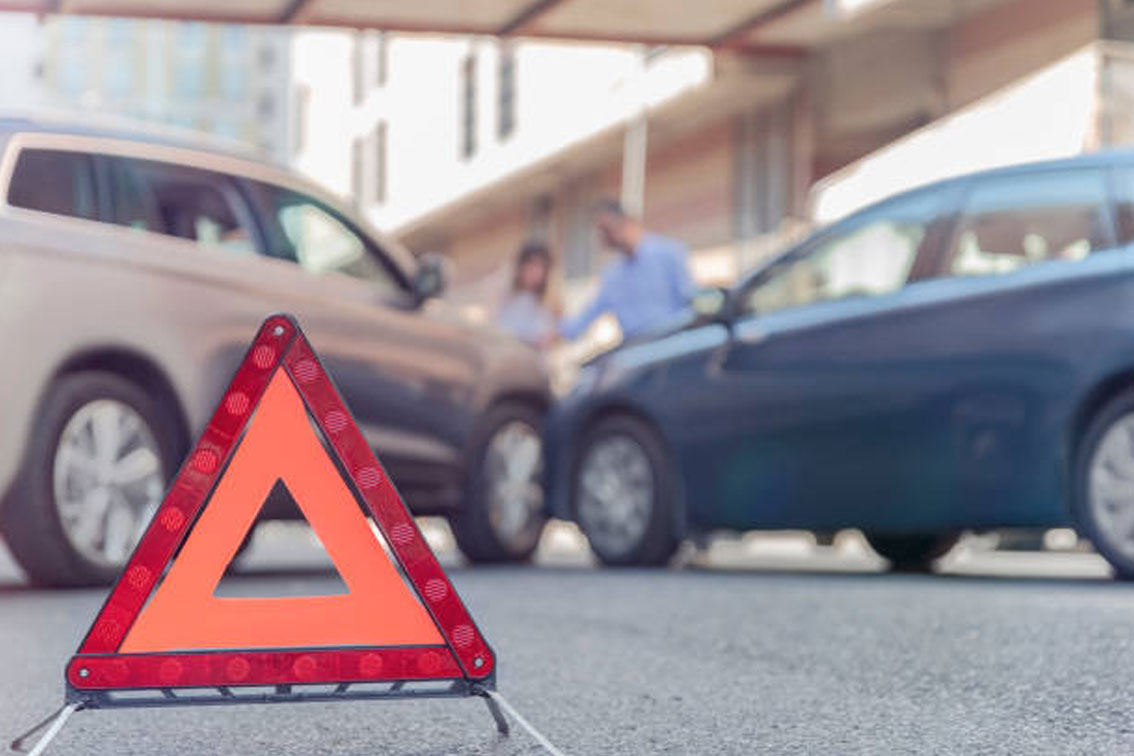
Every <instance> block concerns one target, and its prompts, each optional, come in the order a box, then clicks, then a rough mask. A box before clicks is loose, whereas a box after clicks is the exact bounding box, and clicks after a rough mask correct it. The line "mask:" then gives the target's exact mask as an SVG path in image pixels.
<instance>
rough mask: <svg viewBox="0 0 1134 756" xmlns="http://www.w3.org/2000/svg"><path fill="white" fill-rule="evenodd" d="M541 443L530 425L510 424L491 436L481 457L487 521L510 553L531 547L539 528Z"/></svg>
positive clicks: (540, 514) (522, 423)
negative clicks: (485, 488)
mask: <svg viewBox="0 0 1134 756" xmlns="http://www.w3.org/2000/svg"><path fill="white" fill-rule="evenodd" d="M542 477H543V443H542V441H541V439H540V435H539V432H538V431H537V430H536V429H535V428H533V427H532V426H531V425H530V424H528V423H525V422H521V421H519V420H514V421H512V422H509V423H506V424H505V425H503V426H501V427H500V428H498V429H497V430H496V432H495V433H493V434H492V438H491V439H490V440H489V442H488V446H487V450H486V452H485V455H484V479H485V481H486V484H487V490H486V496H487V502H488V519H489V523H490V524H491V525H492V529H493V532H494V533H496V535H497V537H498V538H499V540H500V541H501V543H502V544H503V545H504V546H506V547H507V548H509V549H510V550H512V551H514V552H517V553H519V552H522V551H525V550H527V549H529V548H531V547H532V546H534V545H535V542H536V540H537V539H538V538H539V534H540V531H541V526H542V524H543V486H542Z"/></svg>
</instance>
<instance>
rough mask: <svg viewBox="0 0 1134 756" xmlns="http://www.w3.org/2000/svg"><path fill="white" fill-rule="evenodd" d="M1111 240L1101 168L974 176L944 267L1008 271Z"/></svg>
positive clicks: (1077, 254) (963, 272) (966, 272)
mask: <svg viewBox="0 0 1134 756" xmlns="http://www.w3.org/2000/svg"><path fill="white" fill-rule="evenodd" d="M1112 243H1113V242H1112V234H1111V229H1110V220H1109V216H1108V215H1107V212H1106V184H1105V181H1104V174H1103V171H1102V170H1101V169H1085V170H1059V171H1048V172H1042V173H1027V174H1020V175H1013V176H998V177H993V178H987V179H982V180H980V181H979V182H978V183H977V184H976V185H975V186H974V187H973V189H972V191H971V192H970V193H969V196H968V197H967V198H966V200H965V203H964V208H963V210H962V215H961V218H960V222H959V224H958V227H957V233H956V235H955V237H954V240H953V245H952V248H951V250H950V253H949V255H948V257H947V271H948V273H949V274H951V275H954V276H983V275H992V274H998V273H1010V272H1012V271H1013V270H1017V269H1019V268H1022V267H1024V266H1026V265H1031V264H1033V263H1037V262H1043V261H1045V260H1081V259H1083V258H1084V257H1086V256H1087V255H1088V254H1090V253H1091V252H1093V251H1095V250H1097V249H1101V248H1104V247H1108V246H1111V245H1112Z"/></svg>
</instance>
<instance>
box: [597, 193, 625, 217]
mask: <svg viewBox="0 0 1134 756" xmlns="http://www.w3.org/2000/svg"><path fill="white" fill-rule="evenodd" d="M595 214H596V215H603V214H606V215H613V216H614V217H616V218H629V217H630V213H628V212H626V208H624V207H622V203H621V202H619V201H618V200H616V199H615V198H614V197H603V198H601V199H600V200H598V201H597V202H595Z"/></svg>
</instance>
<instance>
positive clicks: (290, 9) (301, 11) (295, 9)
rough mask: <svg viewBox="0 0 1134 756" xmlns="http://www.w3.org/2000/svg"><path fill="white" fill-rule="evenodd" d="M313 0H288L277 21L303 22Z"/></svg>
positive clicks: (281, 22) (288, 22)
mask: <svg viewBox="0 0 1134 756" xmlns="http://www.w3.org/2000/svg"><path fill="white" fill-rule="evenodd" d="M312 1H313V0H287V3H285V4H284V7H283V10H282V11H280V15H279V16H278V17H277V18H276V23H280V24H295V23H303V20H304V17H305V16H306V15H307V13H308V11H309V10H310V9H311V3H312Z"/></svg>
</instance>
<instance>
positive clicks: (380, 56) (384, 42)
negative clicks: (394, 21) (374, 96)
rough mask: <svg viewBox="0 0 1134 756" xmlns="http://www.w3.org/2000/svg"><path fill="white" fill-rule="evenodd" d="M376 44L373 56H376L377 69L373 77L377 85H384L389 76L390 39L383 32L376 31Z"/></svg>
mask: <svg viewBox="0 0 1134 756" xmlns="http://www.w3.org/2000/svg"><path fill="white" fill-rule="evenodd" d="M377 44H378V49H377V51H376V53H375V56H374V57H375V58H377V64H378V70H377V72H376V74H375V77H374V78H375V83H376V85H377V86H379V87H384V86H386V80H387V79H388V78H389V76H390V40H389V37H387V36H386V33H385V32H379V33H378V40H377Z"/></svg>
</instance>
